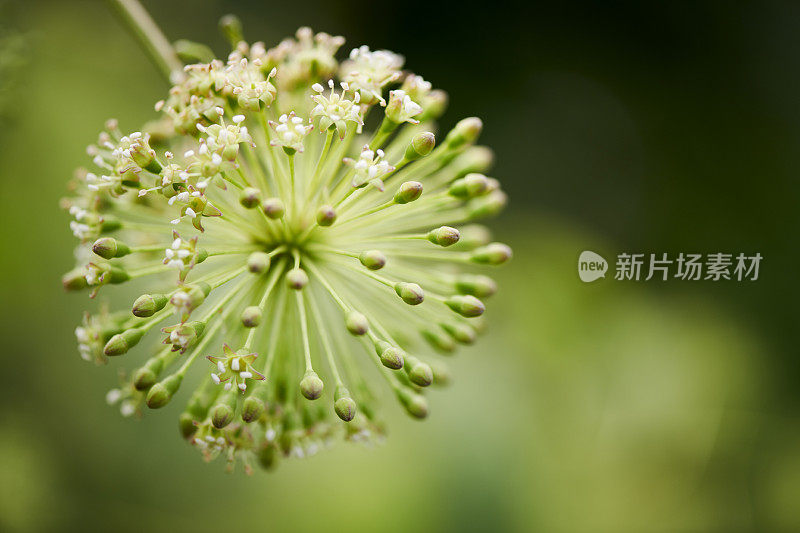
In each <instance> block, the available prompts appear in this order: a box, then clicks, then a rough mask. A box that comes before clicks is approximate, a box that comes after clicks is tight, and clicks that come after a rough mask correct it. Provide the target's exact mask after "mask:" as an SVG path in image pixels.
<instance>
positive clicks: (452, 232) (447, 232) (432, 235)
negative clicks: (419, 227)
mask: <svg viewBox="0 0 800 533" xmlns="http://www.w3.org/2000/svg"><path fill="white" fill-rule="evenodd" d="M427 237H428V240H429V241H430V242H432V243H433V244H436V245H438V246H445V247H446V246H452V245H454V244H455V243H457V242H458V239H460V238H461V233H459V231H458V230H457V229H456V228H451V227H450V226H441V227H439V228H436V229H432V230H430V231H429V232H428V235H427Z"/></svg>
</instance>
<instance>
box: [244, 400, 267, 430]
mask: <svg viewBox="0 0 800 533" xmlns="http://www.w3.org/2000/svg"><path fill="white" fill-rule="evenodd" d="M265 411H266V406H265V405H264V400H262V399H261V398H259V397H258V395H256V394H251V395H250V396H248V397H247V398H245V400H244V402H242V420H243V421H244V422H246V423H248V424H249V423H250V422H255V421H256V420H258V419H259V418H261V415H263V414H264V412H265Z"/></svg>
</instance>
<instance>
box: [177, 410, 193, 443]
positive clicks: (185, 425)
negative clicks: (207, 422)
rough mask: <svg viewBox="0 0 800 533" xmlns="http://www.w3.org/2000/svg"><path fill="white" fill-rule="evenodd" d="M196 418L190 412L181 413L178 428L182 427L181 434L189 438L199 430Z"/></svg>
mask: <svg viewBox="0 0 800 533" xmlns="http://www.w3.org/2000/svg"><path fill="white" fill-rule="evenodd" d="M195 422H196V421H195V419H194V418H192V415H190V414H189V413H181V416H180V417H178V429H180V432H181V436H182V437H183V438H184V439H188V438H189V437H191V436H192V435H194V434H195V433H196V432H197V424H196V423H195Z"/></svg>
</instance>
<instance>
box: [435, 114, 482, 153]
mask: <svg viewBox="0 0 800 533" xmlns="http://www.w3.org/2000/svg"><path fill="white" fill-rule="evenodd" d="M482 129H483V122H482V121H481V119H479V118H478V117H469V118H465V119H462V120H460V121H458V123H457V124H456V125H455V126H454V127H453V129H452V130H450V133H448V134H447V137H445V140H444V143H445V145H447V146H448V147H449V148H451V149H454V148H461V147H462V146H464V145H466V144H471V143H474V142H475V140H477V138H478V135H480V134H481V130H482Z"/></svg>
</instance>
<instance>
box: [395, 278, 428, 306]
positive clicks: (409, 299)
mask: <svg viewBox="0 0 800 533" xmlns="http://www.w3.org/2000/svg"><path fill="white" fill-rule="evenodd" d="M394 292H396V293H397V295H398V296H399V297H400V298H402V299H403V301H404V302H405V303H407V304H408V305H419V304H421V303H422V301H423V300H424V299H425V292H424V291H423V290H422V287H420V286H419V285H417V284H416V283H406V282H404V281H400V282H398V283H395V284H394Z"/></svg>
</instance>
